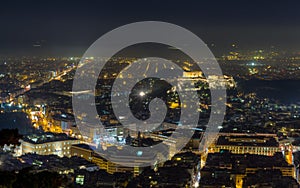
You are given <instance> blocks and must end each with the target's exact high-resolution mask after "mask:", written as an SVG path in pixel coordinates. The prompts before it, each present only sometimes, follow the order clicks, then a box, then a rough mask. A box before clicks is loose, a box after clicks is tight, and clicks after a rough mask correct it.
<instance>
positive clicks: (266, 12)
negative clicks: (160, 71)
mask: <svg viewBox="0 0 300 188" xmlns="http://www.w3.org/2000/svg"><path fill="white" fill-rule="evenodd" d="M146 20H147V21H148V20H156V21H166V22H171V23H174V24H177V25H180V26H183V27H185V28H187V29H189V30H191V31H192V32H194V33H195V34H197V35H198V36H199V37H200V38H201V39H202V40H204V41H205V42H206V43H207V44H211V43H214V44H215V45H216V46H215V47H214V48H213V49H212V51H213V52H215V53H222V52H223V51H226V50H228V49H230V44H232V43H236V44H238V46H239V47H240V49H261V48H269V47H270V46H275V47H276V48H278V49H281V50H289V51H300V45H299V44H300V1H297V0H295V1H262V0H261V1H241V0H238V1H229V0H227V1H224V0H221V1H211V0H206V1H200V0H195V1H169V0H160V1H154V0H153V1H151V0H148V1H142V0H140V1H129V0H128V1H88V0H87V1H48V2H47V1H19V2H18V1H8V0H6V1H5V2H4V1H1V4H0V24H1V26H0V56H14V55H36V56H39V55H46V56H47V55H52V56H55V55H57V56H63V55H76V56H81V55H82V54H83V53H84V51H85V50H86V49H87V48H88V46H90V45H91V44H92V43H93V42H94V41H95V40H96V39H97V38H99V37H100V36H101V35H103V34H104V33H106V32H108V31H110V30H111V29H114V28H116V27H118V26H121V25H124V24H128V23H131V22H136V21H146ZM34 45H37V46H38V45H41V47H37V46H36V47H34Z"/></svg>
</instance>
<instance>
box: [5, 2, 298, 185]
mask: <svg viewBox="0 0 300 188" xmlns="http://www.w3.org/2000/svg"><path fill="white" fill-rule="evenodd" d="M4 4H5V3H4ZM58 4H59V3H57V4H55V3H54V2H51V3H46V2H45V5H44V4H43V5H42V4H39V3H29V2H28V4H27V3H24V2H23V4H22V3H21V4H19V5H18V6H17V5H15V4H13V3H12V4H11V3H9V2H8V3H7V5H6V4H5V6H3V7H6V8H5V10H4V9H3V11H2V12H3V13H0V15H3V18H0V23H1V24H2V25H3V28H4V27H5V29H3V30H1V31H0V34H1V35H0V41H1V44H0V175H1V180H0V187H1V188H2V187H3V188H11V187H12V188H32V187H37V188H48V187H49V188H52V187H53V188H56V187H60V188H62V187H74V188H77V187H78V188H79V187H101V188H102V187H107V188H108V187H113V188H134V187H140V188H148V187H153V188H174V187H178V188H184V187H185V188H197V187H200V188H248V187H249V188H250V187H251V188H258V187H268V188H269V187H271V188H273V187H275V188H298V187H300V97H299V96H300V95H299V94H300V92H299V91H300V86H299V80H300V48H299V45H298V42H300V40H298V38H299V37H298V38H297V37H295V36H298V34H299V32H297V31H298V25H297V26H296V24H299V23H297V21H299V18H300V15H299V14H298V13H295V8H293V7H297V5H299V3H295V5H294V6H292V4H288V5H285V4H284V5H283V4H276V3H274V4H273V3H261V2H260V3H257V4H256V3H253V5H252V4H250V3H249V7H247V6H244V5H241V4H239V3H233V2H230V3H229V2H228V3H224V2H223V3H221V4H220V5H219V6H217V5H215V4H214V3H209V2H206V3H200V2H198V3H195V2H193V3H191V2H190V3H187V4H184V3H182V4H176V3H175V2H174V3H173V2H172V3H171V2H167V1H166V2H164V3H162V2H160V3H158V4H155V3H153V4H152V3H149V4H147V5H148V6H149V7H144V6H142V5H141V4H139V3H137V4H136V5H130V4H129V3H128V4H127V3H120V5H119V6H117V5H115V4H114V3H112V4H110V3H108V2H107V3H104V2H103V3H98V4H97V3H87V4H83V3H78V2H70V3H67V2H64V3H61V4H59V6H58ZM245 4H246V3H245ZM96 5H97V6H96ZM157 5H160V6H157ZM200 5H205V6H208V7H210V8H207V10H203V12H201V11H199V10H198V8H199V7H201V6H200ZM258 5H259V6H258ZM22 6H24V7H26V8H23V7H22ZM17 7H18V8H17ZM46 7H47V8H46ZM100 7H101V8H100ZM141 7H142V9H141ZM219 7H220V8H219ZM282 7H285V8H287V7H288V8H289V9H291V10H294V11H289V9H284V10H282V12H284V15H282V14H279V13H278V14H275V13H274V12H276V11H277V12H278V10H281V8H282ZM298 7H299V6H298ZM98 8H99V9H98ZM215 8H216V10H215ZM282 9H283V8H282ZM53 10H54V11H53ZM153 10H158V11H157V13H156V12H155V13H154V12H153ZM250 10H251V15H250V14H249V13H250V12H249V11H250ZM181 11H183V13H184V14H185V15H181V14H179V12H181ZM185 11H186V12H185ZM98 12H100V13H98ZM244 12H245V14H244ZM298 12H299V11H298ZM181 13H182V12H181ZM171 15H173V16H174V17H173V16H171ZM39 16H40V17H39ZM202 17H205V18H207V21H204V20H201V19H200V18H202ZM208 17H210V18H208ZM239 17H240V18H239ZM92 18H93V19H92ZM100 18H101V19H100ZM195 18H197V19H199V20H197V21H196V19H195ZM262 18H263V19H262ZM99 20H101V22H100V23H98V21H99ZM104 20H105V21H104ZM144 20H162V21H166V22H172V23H174V24H178V25H182V27H186V28H187V29H189V30H191V31H192V32H193V33H195V34H196V35H198V36H199V37H201V38H202V36H203V42H204V46H205V47H206V48H208V49H209V50H211V52H212V54H213V56H214V57H215V60H216V62H217V63H218V65H219V66H220V69H221V71H222V75H221V76H220V75H217V74H215V75H214V74H210V75H207V74H206V72H205V71H207V70H209V69H210V68H211V67H208V68H207V67H206V68H207V69H206V70H202V68H201V67H199V64H201V63H203V62H197V61H195V60H194V59H193V58H192V57H190V56H188V54H187V53H184V52H185V51H183V49H180V48H177V47H176V46H171V45H166V44H165V43H161V44H152V43H151V42H148V43H147V42H145V44H131V45H128V46H127V47H126V48H124V49H122V50H120V51H117V52H116V53H115V54H113V56H111V57H102V56H86V54H88V53H87V52H88V51H89V50H87V48H88V46H90V45H91V44H92V43H93V41H95V40H97V39H98V38H99V35H100V36H101V35H103V33H106V32H108V31H110V30H113V29H115V28H117V27H119V26H122V25H124V24H128V23H132V22H137V21H144ZM273 20H276V21H277V22H276V23H274V22H272V21H273ZM14 22H16V25H17V26H14V25H13V24H12V23H14ZM23 22H24V23H23ZM84 22H85V23H84ZM45 23H46V24H45ZM97 24H98V25H100V26H96V25H97ZM227 24H228V25H227ZM293 24H295V25H293ZM281 26H286V29H285V28H284V29H282V28H283V27H282V28H280V27H281ZM200 27H202V28H203V30H201V29H199V28H200ZM16 28H17V29H19V30H20V31H22V32H23V33H22V34H23V35H22V34H18V35H15V34H13V33H14V32H15V31H14V30H15V29H16ZM220 28H221V29H220ZM249 28H251V29H249ZM274 28H276V29H277V28H278V31H277V33H276V31H275V29H274ZM6 29H7V31H6ZM93 29H94V30H93ZM152 29H153V32H155V30H156V29H158V28H152ZM206 29H207V30H206ZM222 29H224V30H222ZM259 30H260V31H259ZM104 31H105V32H104ZM259 32H261V34H257V33H259ZM95 33H97V34H95ZM228 33H231V34H228ZM249 33H251V34H249ZM285 34H287V35H288V36H290V37H291V38H292V37H294V38H295V39H294V38H293V39H291V38H288V37H286V38H284V37H283V36H284V35H285ZM136 35H137V36H139V33H137V34H136ZM170 36H172V34H170ZM248 36H249V37H248ZM165 37H166V38H168V36H167V35H166V36H165ZM280 37H281V38H280ZM44 38H45V39H44ZM275 38H277V39H275ZM46 39H47V40H46ZM183 39H185V38H184V37H183ZM73 40H74V41H76V40H78V43H76V42H73ZM100 41H101V40H100ZM257 41H258V42H257ZM114 42H115V41H112V43H114ZM185 42H186V41H184V42H183V43H184V44H183V46H187V47H189V45H188V44H185ZM64 43H66V44H64ZM79 44H80V45H79ZM65 45H66V46H65ZM76 45H79V46H80V47H78V48H77V46H76ZM93 45H94V46H95V43H93ZM93 45H92V46H93ZM108 46H109V45H108ZM73 47H74V48H73ZM89 49H90V48H89ZM107 49H108V47H107ZM107 49H106V48H104V49H102V50H103V51H106V50H107ZM85 50H87V51H86V52H85ZM107 51H109V50H107ZM195 51H196V52H197V53H198V52H199V54H202V51H201V52H200V50H199V51H198V49H196V50H195ZM70 54H71V55H70ZM83 54H84V55H83ZM152 57H160V58H163V59H166V60H168V61H170V62H171V63H173V64H172V65H170V64H169V63H168V62H165V61H162V60H161V59H156V60H154V59H153V58H152ZM205 58H206V57H204V60H203V61H204V62H205V61H210V60H211V59H209V58H206V59H205ZM94 62H106V64H105V66H104V67H103V69H102V70H101V72H100V74H97V70H98V69H97V67H96V66H97V65H98V64H95V63H94ZM203 64H204V63H203ZM86 67H88V68H86ZM132 67H134V70H135V72H134V73H132V72H130V71H128V70H129V69H130V68H132ZM178 67H179V68H180V69H182V72H180V74H178V72H176V70H177V68H178ZM84 68H86V69H84ZM153 73H155V74H157V75H158V74H166V73H169V74H171V73H172V74H173V73H174V74H176V77H172V78H169V80H171V81H172V83H176V84H177V85H172V84H171V83H169V82H168V81H169V80H167V79H161V78H160V77H155V76H153ZM78 77H79V78H80V79H81V80H83V81H82V83H83V84H84V85H85V87H86V88H89V87H90V85H92V86H91V87H93V89H92V90H90V89H84V88H85V87H83V88H81V89H77V87H76V84H74V83H76V79H78ZM90 78H93V79H95V80H97V82H96V83H95V84H94V85H93V84H92V83H90V82H89V80H88V79H90ZM141 78H142V79H141ZM85 80H88V81H86V82H85ZM137 80H138V81H137ZM116 82H118V83H120V84H121V85H122V87H123V88H126V87H127V88H126V89H130V88H131V89H130V92H127V90H126V91H125V90H124V89H122V87H119V88H118V87H116V86H115V84H116ZM131 83H134V84H133V87H132V85H130V84H131ZM221 90H222V91H226V95H225V96H224V98H222V97H219V98H218V100H219V101H222V100H223V101H225V104H223V105H224V106H225V112H224V118H222V120H223V121H222V123H220V124H217V125H216V126H217V131H216V134H215V136H214V137H209V136H211V135H209V134H208V133H209V131H211V132H213V131H212V128H211V127H209V125H210V124H209V123H210V121H211V119H210V117H211V116H212V115H214V114H222V112H220V111H221V109H219V108H217V109H216V106H217V105H216V104H213V101H214V100H213V99H214V98H213V97H214V96H213V91H221ZM191 93H195V94H196V95H191ZM191 96H192V97H191ZM187 99H188V100H187ZM157 100H158V101H159V102H162V104H163V105H164V107H161V108H160V107H159V108H158V107H156V108H152V105H153V101H156V102H157ZM78 101H81V102H84V103H88V104H87V106H88V107H92V108H94V109H95V111H96V113H97V114H96V115H94V114H91V113H88V112H87V111H86V109H85V107H86V106H84V105H83V106H82V108H79V109H76V110H75V106H76V105H77V108H78V106H79V107H81V106H80V104H79V105H78V104H77V103H76V102H78ZM188 101H192V102H195V104H196V105H194V104H193V105H192V107H193V108H191V109H194V111H189V113H188V114H185V112H184V109H188V108H189V107H190V106H189V105H191V103H188ZM125 103H126V104H125ZM127 103H128V104H127ZM124 106H126V107H128V109H129V110H128V111H124V110H123V109H122V107H124ZM162 108H164V109H162ZM120 109H121V110H120ZM162 110H165V113H162ZM214 110H215V111H214ZM154 112H155V113H154ZM195 114H197V116H194V115H195ZM158 115H159V116H160V117H159V118H162V122H161V123H159V124H158V125H156V124H155V126H154V124H147V122H150V120H153V119H154V120H156V119H159V118H158V117H156V116H158ZM183 115H185V116H186V117H187V118H186V119H182V118H181V117H182V116H183ZM95 116H96V117H95ZM194 117H197V119H196V120H195V122H196V123H191V124H193V125H190V124H188V123H189V122H193V121H190V120H191V119H192V120H194ZM132 119H137V120H139V122H143V123H132V122H133V121H132ZM95 120H96V121H95ZM125 124H126V126H125ZM83 125H84V126H83ZM100 125H101V126H100ZM149 125H151V126H149ZM178 130H180V131H178ZM188 135H190V136H188ZM207 135H208V136H207ZM207 137H209V138H207ZM208 141H209V142H208ZM180 145H182V147H180ZM134 148H137V150H135V149H134ZM155 148H158V149H155Z"/></svg>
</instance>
